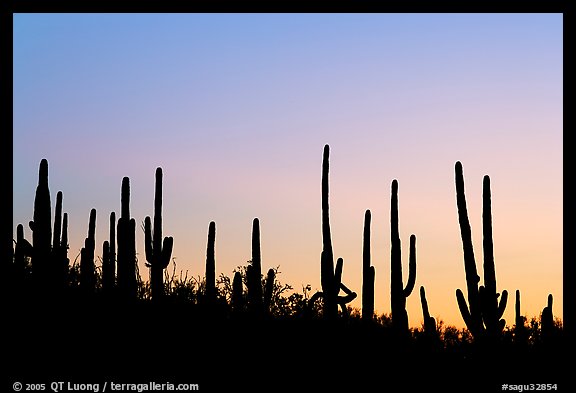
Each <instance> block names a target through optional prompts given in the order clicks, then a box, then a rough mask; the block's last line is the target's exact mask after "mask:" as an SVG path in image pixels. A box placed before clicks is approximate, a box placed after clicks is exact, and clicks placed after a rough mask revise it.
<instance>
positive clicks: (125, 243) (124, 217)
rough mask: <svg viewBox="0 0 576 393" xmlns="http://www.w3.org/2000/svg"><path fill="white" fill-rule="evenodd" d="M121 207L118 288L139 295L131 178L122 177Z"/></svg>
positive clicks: (132, 294)
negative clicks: (131, 207) (131, 204)
mask: <svg viewBox="0 0 576 393" xmlns="http://www.w3.org/2000/svg"><path fill="white" fill-rule="evenodd" d="M120 203H121V209H120V218H119V219H118V230H117V233H116V237H117V240H118V241H117V247H118V251H117V253H118V255H117V259H118V262H117V263H118V273H117V274H118V276H117V280H118V290H119V292H120V294H121V296H123V297H125V298H135V297H136V295H137V281H136V220H135V219H133V218H130V179H129V178H128V177H124V178H122V190H121V199H120Z"/></svg>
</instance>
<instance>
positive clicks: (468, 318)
mask: <svg viewBox="0 0 576 393" xmlns="http://www.w3.org/2000/svg"><path fill="white" fill-rule="evenodd" d="M456 300H457V301H458V308H459V309H460V314H461V315H462V319H463V320H464V323H465V324H466V326H467V327H468V330H470V333H472V334H474V333H475V332H476V325H475V323H474V321H473V320H472V315H471V313H470V311H468V305H467V304H466V299H464V294H463V293H462V291H461V290H460V289H457V290H456Z"/></svg>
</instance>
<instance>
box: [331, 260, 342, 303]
mask: <svg viewBox="0 0 576 393" xmlns="http://www.w3.org/2000/svg"><path fill="white" fill-rule="evenodd" d="M343 268H344V259H342V258H338V259H337V260H336V270H335V271H334V286H333V290H334V295H338V292H340V285H341V284H342V269H343Z"/></svg>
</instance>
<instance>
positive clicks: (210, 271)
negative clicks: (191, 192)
mask: <svg viewBox="0 0 576 393" xmlns="http://www.w3.org/2000/svg"><path fill="white" fill-rule="evenodd" d="M215 242H216V223H215V222H214V221H211V222H210V224H209V225H208V244H207V246H206V300H207V302H208V303H213V302H215V301H216V258H215V255H214V254H215V250H214V243H215Z"/></svg>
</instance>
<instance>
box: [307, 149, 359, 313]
mask: <svg viewBox="0 0 576 393" xmlns="http://www.w3.org/2000/svg"><path fill="white" fill-rule="evenodd" d="M329 171H330V146H328V145H324V152H323V156H322V253H321V257H320V284H321V285H322V291H321V292H316V293H315V294H314V295H313V296H312V297H311V298H310V300H309V302H308V308H309V309H311V308H312V306H313V305H314V302H315V301H316V300H317V299H318V298H323V300H324V309H323V317H324V318H325V319H327V320H334V319H336V318H337V317H338V306H340V307H341V308H342V311H343V312H344V313H346V312H347V310H346V304H348V303H349V302H351V301H352V300H354V299H355V298H356V293H355V292H352V291H351V290H349V289H348V288H347V287H346V285H344V284H343V283H342V268H343V265H344V260H343V259H342V258H338V260H337V261H336V269H334V252H333V250H332V235H331V233H330V212H329V203H328V194H329V187H328V185H329V183H328V174H329ZM340 289H342V290H343V291H344V292H345V293H346V296H338V293H339V292H340Z"/></svg>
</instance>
